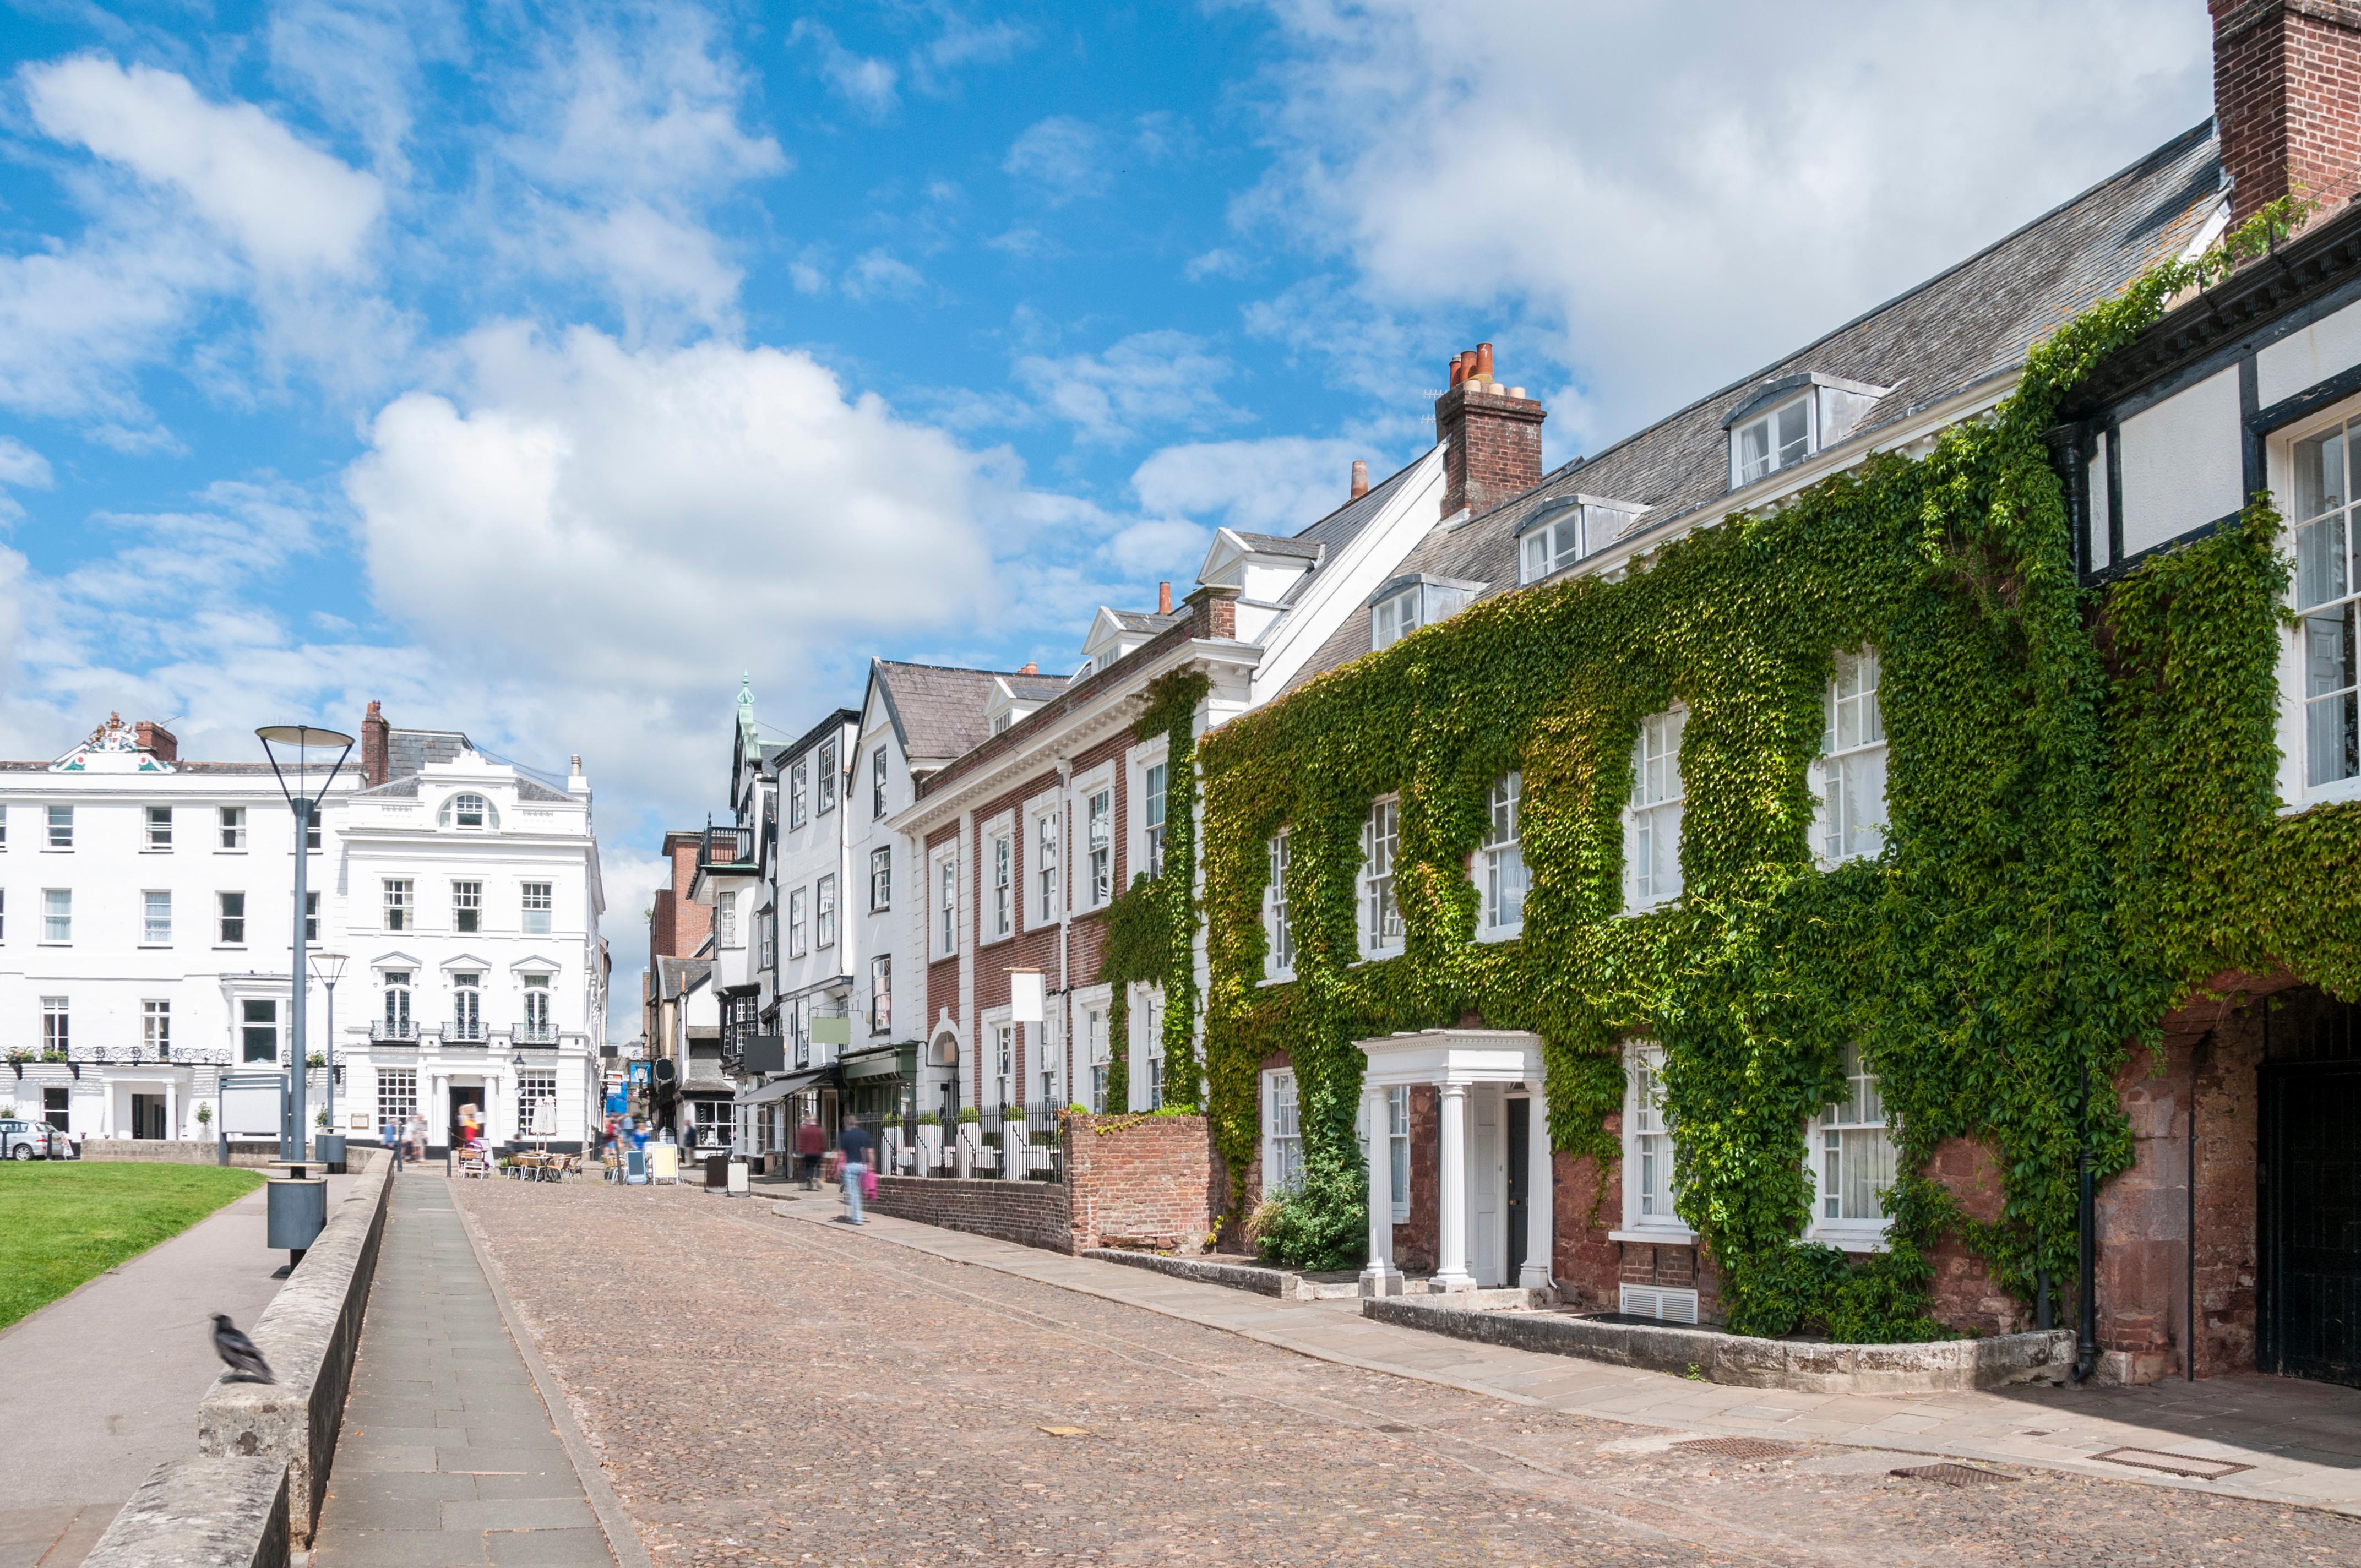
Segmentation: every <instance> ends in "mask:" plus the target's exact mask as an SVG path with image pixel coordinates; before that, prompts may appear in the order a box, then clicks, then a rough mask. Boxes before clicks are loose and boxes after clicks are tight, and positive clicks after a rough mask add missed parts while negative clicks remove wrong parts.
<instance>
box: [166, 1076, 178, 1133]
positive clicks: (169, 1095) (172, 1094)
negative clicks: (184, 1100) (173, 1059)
mask: <svg viewBox="0 0 2361 1568" xmlns="http://www.w3.org/2000/svg"><path fill="white" fill-rule="evenodd" d="M164 1135H165V1136H166V1137H168V1138H178V1137H179V1136H180V1135H181V1080H179V1079H177V1078H168V1079H166V1080H164Z"/></svg>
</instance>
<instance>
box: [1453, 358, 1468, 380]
mask: <svg viewBox="0 0 2361 1568" xmlns="http://www.w3.org/2000/svg"><path fill="white" fill-rule="evenodd" d="M1466 379H1467V356H1466V355H1465V354H1455V355H1453V356H1451V384H1452V385H1453V386H1457V385H1459V383H1460V382H1462V381H1465V380H1466Z"/></svg>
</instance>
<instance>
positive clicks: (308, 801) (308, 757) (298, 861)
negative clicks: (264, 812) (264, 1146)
mask: <svg viewBox="0 0 2361 1568" xmlns="http://www.w3.org/2000/svg"><path fill="white" fill-rule="evenodd" d="M254 733H255V738H256V739H257V740H260V741H261V742H262V754H263V755H264V756H266V757H268V758H269V759H270V771H271V773H273V774H275V775H276V776H277V777H278V780H279V792H280V794H281V795H285V796H286V797H287V805H288V806H289V807H290V808H291V810H293V812H294V813H295V929H294V933H293V938H294V939H293V941H292V943H291V947H292V948H293V956H294V965H293V968H292V970H291V979H290V981H289V982H288V988H287V996H288V1005H289V1006H290V1007H291V1009H292V1010H293V1012H294V1016H293V1017H292V1018H291V1019H290V1020H289V1021H288V1025H287V1028H288V1050H287V1058H288V1065H287V1076H288V1090H287V1094H288V1098H287V1112H288V1113H287V1114H286V1115H284V1116H282V1117H281V1118H280V1124H279V1157H280V1159H283V1160H301V1159H302V1157H303V1151H304V1150H305V1148H306V1147H308V1146H310V1143H311V1139H312V1134H311V1129H310V1127H309V1126H308V1125H307V1124H305V1122H304V1120H303V1114H304V1110H303V1102H304V1098H305V1096H304V1086H305V1080H306V1079H307V1078H308V1077H309V1076H310V1069H309V1067H308V1065H307V1061H308V1058H307V1055H306V1053H305V1051H304V1048H303V1046H304V1033H305V1031H304V1027H303V1014H304V1013H305V1012H306V1011H308V1009H306V1008H305V1006H304V1002H305V1000H306V998H307V997H308V996H309V995H310V992H311V986H310V985H309V983H307V977H306V969H307V966H306V964H305V962H304V950H303V946H304V944H303V920H304V916H305V914H306V911H305V907H304V906H305V905H306V903H307V902H308V900H306V899H305V897H304V894H305V892H306V891H307V889H306V878H307V875H308V872H309V869H310V863H311V859H312V826H313V823H314V822H316V821H318V820H319V816H320V803H321V801H322V800H324V799H325V798H326V796H327V794H328V786H329V785H330V784H334V783H335V779H336V774H337V773H339V772H340V771H341V770H342V769H343V767H344V765H345V759H346V758H347V757H349V756H351V755H352V753H353V738H352V737H351V736H349V735H347V734H346V733H344V732H343V731H342V730H338V729H322V728H320V727H319V726H317V725H312V724H267V725H265V726H263V727H262V728H261V729H258V730H256V731H255V732H254ZM338 748H342V750H338ZM328 751H335V752H336V760H335V762H330V763H328V764H327V772H326V773H324V774H322V775H321V777H320V783H319V787H318V788H317V789H313V787H312V773H313V769H314V768H315V767H317V766H318V765H319V761H320V759H319V758H315V757H314V755H313V753H315V752H318V753H323V754H324V753H326V752H328ZM290 773H292V774H293V776H292V777H290V776H289V774H290ZM329 1092H330V1093H331V1094H334V1093H335V1089H334V1088H333V1087H331V1089H330V1090H329Z"/></svg>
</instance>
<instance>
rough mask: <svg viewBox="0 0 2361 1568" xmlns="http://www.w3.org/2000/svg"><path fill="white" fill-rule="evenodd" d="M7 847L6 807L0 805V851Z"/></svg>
mask: <svg viewBox="0 0 2361 1568" xmlns="http://www.w3.org/2000/svg"><path fill="white" fill-rule="evenodd" d="M7 847H8V807H7V806H6V805H5V804H0V850H5V849H6V848H7Z"/></svg>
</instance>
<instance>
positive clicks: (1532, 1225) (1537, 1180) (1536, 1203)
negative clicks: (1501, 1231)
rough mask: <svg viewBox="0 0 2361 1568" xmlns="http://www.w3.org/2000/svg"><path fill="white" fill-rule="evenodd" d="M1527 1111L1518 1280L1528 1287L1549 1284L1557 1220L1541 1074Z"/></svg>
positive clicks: (1543, 1287) (1546, 1286) (1545, 1286)
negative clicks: (1521, 1259)
mask: <svg viewBox="0 0 2361 1568" xmlns="http://www.w3.org/2000/svg"><path fill="white" fill-rule="evenodd" d="M1532 1085H1533V1096H1532V1101H1531V1102H1529V1104H1528V1105H1527V1107H1526V1113H1525V1266H1524V1267H1522V1268H1521V1269H1519V1270H1518V1271H1517V1283H1518V1284H1519V1285H1521V1286H1523V1287H1524V1288H1526V1289H1528V1290H1546V1289H1548V1288H1550V1254H1551V1245H1552V1242H1553V1239H1554V1238H1553V1235H1552V1231H1553V1229H1554V1223H1553V1219H1552V1212H1551V1208H1550V1203H1551V1200H1552V1198H1553V1197H1554V1193H1553V1192H1552V1190H1551V1177H1552V1174H1553V1173H1552V1171H1551V1169H1550V1135H1549V1100H1548V1098H1547V1097H1546V1096H1545V1095H1543V1093H1542V1089H1541V1079H1540V1077H1539V1075H1538V1074H1536V1075H1535V1077H1534V1078H1533V1079H1532Z"/></svg>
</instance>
